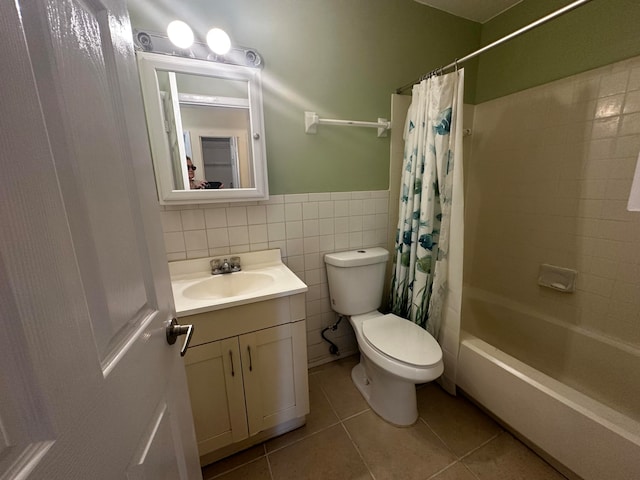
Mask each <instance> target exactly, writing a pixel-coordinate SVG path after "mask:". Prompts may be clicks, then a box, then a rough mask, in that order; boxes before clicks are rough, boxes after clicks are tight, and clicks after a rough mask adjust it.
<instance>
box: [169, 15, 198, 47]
mask: <svg viewBox="0 0 640 480" xmlns="http://www.w3.org/2000/svg"><path fill="white" fill-rule="evenodd" d="M167 35H168V36H169V40H171V42H172V43H173V44H174V45H175V46H176V47H179V48H189V47H190V46H191V45H193V30H191V27H190V26H189V25H187V24H186V23H184V22H182V21H180V20H174V21H173V22H171V23H170V24H169V25H168V26H167Z"/></svg>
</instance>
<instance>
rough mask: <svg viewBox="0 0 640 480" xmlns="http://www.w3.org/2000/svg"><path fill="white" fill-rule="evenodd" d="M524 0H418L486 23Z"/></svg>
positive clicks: (459, 15) (417, 0)
mask: <svg viewBox="0 0 640 480" xmlns="http://www.w3.org/2000/svg"><path fill="white" fill-rule="evenodd" d="M521 1H522V0H416V2H419V3H423V4H424V5H429V6H430V7H433V8H437V9H438V10H442V11H445V12H447V13H451V14H453V15H456V16H458V17H462V18H466V19H468V20H473V21H474V22H479V23H485V22H487V21H489V20H491V19H492V18H493V17H495V16H496V15H499V14H500V13H502V12H504V11H505V10H508V9H509V8H511V7H513V6H514V5H516V4H518V3H520V2H521Z"/></svg>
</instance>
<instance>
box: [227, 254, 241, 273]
mask: <svg viewBox="0 0 640 480" xmlns="http://www.w3.org/2000/svg"><path fill="white" fill-rule="evenodd" d="M229 265H230V266H231V271H232V272H239V271H240V270H242V268H241V266H240V257H231V261H230V262H229Z"/></svg>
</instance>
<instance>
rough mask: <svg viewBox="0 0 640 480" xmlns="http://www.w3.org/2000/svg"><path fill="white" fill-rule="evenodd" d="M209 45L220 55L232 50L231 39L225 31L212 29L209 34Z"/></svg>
mask: <svg viewBox="0 0 640 480" xmlns="http://www.w3.org/2000/svg"><path fill="white" fill-rule="evenodd" d="M207 45H209V48H210V49H211V50H213V52H214V53H217V54H218V55H224V54H225V53H227V52H228V51H229V50H230V49H231V39H230V38H229V35H227V33H226V32H225V31H224V30H221V29H219V28H212V29H211V30H209V33H207Z"/></svg>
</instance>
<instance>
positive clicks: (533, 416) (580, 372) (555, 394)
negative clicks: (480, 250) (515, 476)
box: [456, 292, 640, 480]
mask: <svg viewBox="0 0 640 480" xmlns="http://www.w3.org/2000/svg"><path fill="white" fill-rule="evenodd" d="M476 293H477V292H476ZM488 300H495V299H491V298H488V297H486V296H482V295H481V296H479V295H476V294H472V295H467V298H466V306H465V308H464V310H463V312H464V313H463V332H462V342H461V346H460V354H459V360H458V371H457V382H456V383H457V384H458V386H459V387H460V388H461V389H462V390H463V391H464V392H465V393H466V394H468V395H469V396H470V397H472V398H473V399H474V400H476V401H477V402H478V403H479V404H481V405H482V406H483V407H485V408H486V409H487V410H489V411H490V412H491V413H493V414H494V415H495V416H496V417H498V418H499V419H500V420H501V421H502V422H504V423H505V424H506V425H507V426H509V427H510V428H511V429H513V430H514V431H515V432H517V433H519V434H520V435H521V436H523V437H524V438H526V439H527V440H528V441H529V442H531V443H532V444H533V445H534V446H535V447H537V448H538V449H540V450H541V451H542V452H544V456H546V457H547V458H548V459H550V461H551V463H553V464H555V465H556V466H560V470H563V468H562V466H564V467H565V469H568V470H569V471H570V472H574V473H575V474H577V475H579V476H580V477H582V478H584V479H585V480H591V479H593V480H601V479H607V480H609V479H611V480H614V479H629V480H632V479H633V480H636V479H640V422H638V421H637V419H636V418H632V417H635V416H636V415H637V414H638V410H639V409H640V397H639V396H636V395H634V393H636V389H637V388H640V387H639V384H640V381H639V380H640V369H637V365H638V361H639V357H638V356H637V352H635V351H634V349H629V348H624V347H623V348H621V349H620V348H617V346H616V345H613V344H611V342H609V341H606V339H605V341H603V342H599V343H598V344H597V345H595V344H594V343H593V342H596V341H598V340H599V339H598V338H597V336H596V337H594V336H593V335H582V333H583V332H582V331H581V330H580V329H579V328H571V326H566V325H562V324H559V323H557V322H554V321H549V319H544V318H539V317H536V318H531V316H530V315H529V314H523V313H522V312H521V311H518V310H517V309H514V308H511V307H513V305H505V304H504V302H503V303H502V304H498V303H496V302H491V301H488ZM509 316H510V318H506V317H509ZM465 326H466V327H469V329H468V330H467V329H466V328H465ZM469 330H471V332H470V331H469ZM475 334H482V336H483V337H484V338H485V339H487V340H489V341H491V343H492V344H490V343H487V342H486V341H484V340H481V339H480V338H478V337H477V336H476V335H475ZM493 344H497V345H493ZM513 344H515V345H513ZM498 346H500V347H501V348H498ZM502 348H503V349H505V350H511V351H512V353H514V354H517V355H518V356H519V357H520V358H523V359H526V360H527V363H523V362H522V361H520V360H518V359H516V358H515V357H513V356H511V355H508V354H507V353H505V352H504V351H503V349H502ZM581 355H582V357H581V358H580V356H581ZM606 355H609V356H612V357H616V358H617V357H620V360H621V361H623V362H625V365H624V367H623V368H621V369H620V370H622V371H623V372H626V373H629V374H631V376H630V377H626V382H625V377H624V376H623V375H620V373H619V372H618V371H617V370H612V369H615V366H613V365H611V364H607V366H608V368H609V375H608V376H607V377H605V378H601V379H599V378H598V375H602V374H603V371H604V366H602V365H597V364H596V362H597V361H601V360H602V358H603V356H605V358H608V357H606ZM558 361H559V362H561V364H560V365H558V364H557V362H558ZM530 363H532V364H535V365H536V366H537V367H538V368H540V369H543V368H544V369H546V368H548V369H549V372H548V373H551V374H557V373H558V372H560V373H562V374H563V375H564V377H561V379H562V380H563V381H559V380H558V379H554V378H552V377H551V376H550V375H547V374H545V373H542V372H541V371H540V370H538V369H535V368H533V367H532V366H531V365H530ZM589 368H592V369H593V375H592V376H591V381H592V384H591V385H590V384H589V383H588V382H585V379H584V378H582V377H585V378H586V374H585V373H584V372H585V371H586V370H587V369H589ZM570 374H576V375H577V376H578V378H577V379H576V378H573V377H571V375H570ZM571 383H573V384H574V385H579V386H580V388H582V387H583V386H584V389H583V391H585V390H586V391H588V392H589V393H591V392H593V391H596V396H598V397H599V400H605V401H604V402H603V401H599V400H596V399H594V396H593V395H589V396H587V395H585V394H584V393H581V392H579V391H578V390H576V389H575V388H572V387H571V386H569V384H571ZM594 384H599V385H600V387H603V386H604V388H603V389H602V390H605V391H603V392H601V393H598V391H597V390H598V389H595V388H594ZM611 388H618V389H620V390H618V391H617V392H615V391H614V392H611V391H610V390H611ZM616 395H618V397H619V398H617V400H620V401H621V402H620V406H617V405H614V403H616V402H615V401H614V400H615V397H616ZM627 395H631V397H628V396H627ZM612 399H613V400H612ZM605 403H607V404H605ZM565 472H566V470H565Z"/></svg>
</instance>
